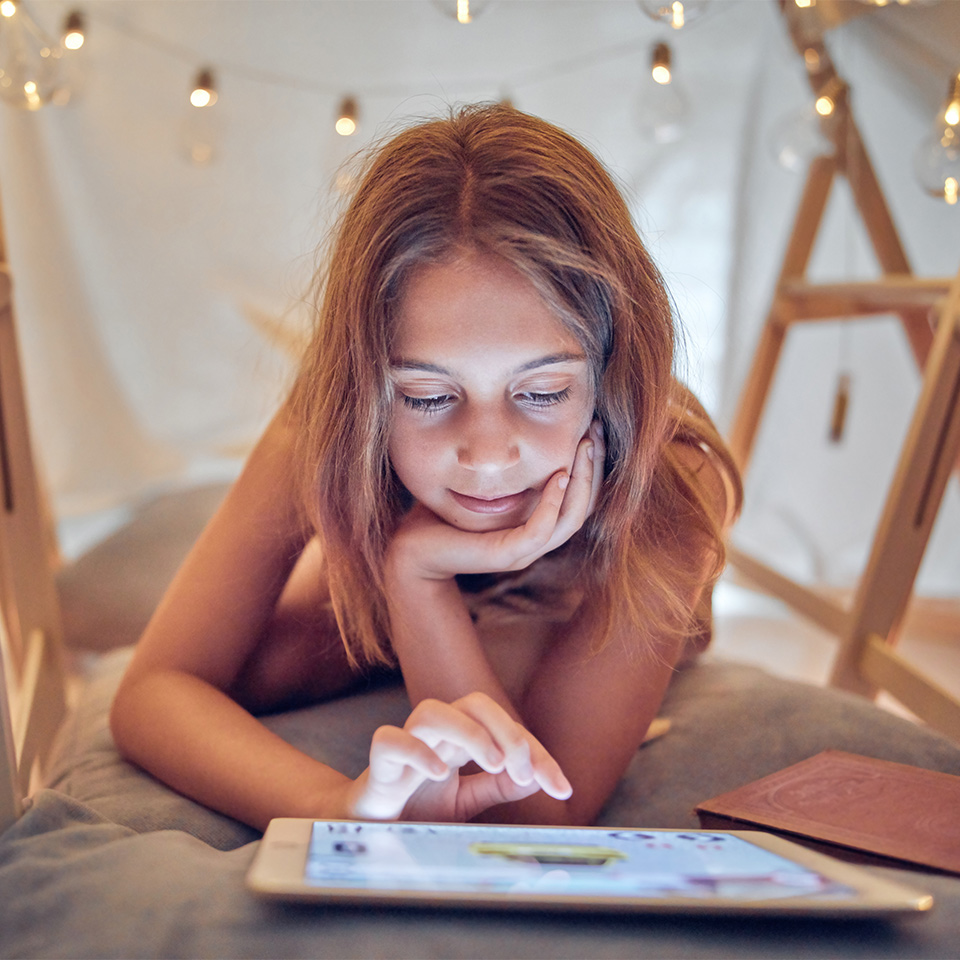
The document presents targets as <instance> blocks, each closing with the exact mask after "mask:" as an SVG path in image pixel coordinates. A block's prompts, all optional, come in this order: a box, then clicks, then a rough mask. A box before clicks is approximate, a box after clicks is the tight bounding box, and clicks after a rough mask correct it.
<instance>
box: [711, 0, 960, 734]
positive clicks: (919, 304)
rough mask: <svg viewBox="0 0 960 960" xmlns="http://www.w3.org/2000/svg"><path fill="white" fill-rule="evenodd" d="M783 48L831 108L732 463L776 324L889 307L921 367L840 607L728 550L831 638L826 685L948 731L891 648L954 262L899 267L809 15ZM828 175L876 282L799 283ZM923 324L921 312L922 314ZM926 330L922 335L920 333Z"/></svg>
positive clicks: (945, 405) (922, 498)
mask: <svg viewBox="0 0 960 960" xmlns="http://www.w3.org/2000/svg"><path fill="white" fill-rule="evenodd" d="M781 10H782V13H783V15H784V18H785V20H786V23H787V26H788V29H789V31H790V35H791V38H792V40H793V43H794V46H795V47H796V49H797V52H798V53H799V54H800V55H801V56H802V57H804V61H805V62H806V63H807V64H808V66H809V65H811V64H812V65H814V67H815V68H814V69H810V70H808V74H809V77H810V83H811V86H812V88H813V90H814V91H815V93H816V94H818V95H819V94H820V93H821V92H823V91H828V92H829V95H830V98H831V99H832V100H833V103H834V112H833V114H832V115H831V116H829V117H828V118H826V119H825V120H824V123H823V129H824V133H825V134H826V136H827V137H828V138H829V140H830V142H831V144H832V146H833V155H832V156H823V157H818V158H816V159H815V160H814V161H813V162H812V163H811V165H810V169H809V171H808V174H807V181H806V185H805V187H804V191H803V195H802V198H801V201H800V206H799V209H798V212H797V216H796V220H795V221H794V227H793V232H792V234H791V236H790V240H789V242H788V244H787V250H786V253H785V256H784V261H783V265H782V268H781V271H780V276H779V278H778V281H777V285H776V290H775V293H774V297H773V302H772V304H771V307H770V312H769V314H768V316H767V320H766V322H765V324H764V327H763V331H762V333H761V336H760V340H759V343H758V346H757V349H756V352H755V354H754V358H753V362H752V366H751V369H750V372H749V374H748V376H747V380H746V382H745V385H744V388H743V390H742V392H741V395H740V401H739V404H738V408H737V411H736V414H735V417H734V422H733V426H732V428H731V433H730V446H731V449H732V451H733V454H734V457H735V458H736V459H737V462H738V463H739V465H740V468H741V470H743V471H744V472H746V469H747V466H748V464H749V461H750V455H751V453H752V450H753V444H754V440H755V438H756V434H757V430H758V427H759V423H760V418H761V416H762V414H763V409H764V406H765V403H766V400H767V396H768V394H769V391H770V387H771V385H772V383H773V377H774V374H775V371H776V365H777V362H778V360H779V357H780V353H781V351H782V350H783V348H784V345H785V342H786V337H787V333H788V331H789V330H790V328H791V327H792V326H793V325H794V324H797V323H804V322H811V321H818V320H824V319H833V320H836V319H853V318H856V317H864V316H876V315H878V314H888V313H894V314H896V315H897V316H899V318H900V321H901V323H902V324H903V327H904V331H905V333H906V335H907V338H908V341H909V343H910V347H911V349H912V352H913V354H914V357H915V358H916V360H917V362H918V364H919V365H920V366H921V367H922V368H923V370H924V376H923V386H922V390H921V395H920V399H919V401H918V403H917V406H916V409H915V412H914V415H913V420H912V422H911V425H910V428H909V431H908V434H907V438H906V441H905V442H904V445H903V448H902V450H901V454H900V458H899V462H898V466H897V469H896V472H895V476H894V479H893V482H892V485H891V487H890V490H889V493H888V496H887V500H886V505H885V507H884V510H883V514H882V516H881V518H880V522H879V525H878V527H877V530H876V533H875V536H874V541H873V545H872V549H871V552H870V557H869V560H868V562H867V566H866V569H865V571H864V574H863V576H862V578H861V581H860V584H859V586H858V588H857V591H856V593H855V595H854V598H853V602H852V605H851V606H850V607H849V608H847V607H844V606H842V605H840V604H837V603H835V602H834V601H832V600H830V599H828V598H826V597H825V596H822V595H821V594H819V593H817V592H816V591H813V590H811V589H809V588H807V587H805V586H803V585H801V584H799V583H796V582H794V581H793V580H791V579H790V578H789V577H786V576H784V575H783V574H781V573H779V572H778V571H776V570H774V569H773V568H771V567H769V566H767V565H765V564H763V563H760V562H759V561H758V560H756V559H754V558H752V557H750V556H748V555H746V554H744V553H743V552H741V551H739V550H737V549H736V548H731V550H730V559H731V561H732V562H733V564H734V565H735V566H736V567H737V568H738V569H739V570H740V571H741V572H742V573H743V574H744V575H745V576H746V577H747V578H748V579H750V580H752V581H753V582H754V583H756V584H757V585H758V586H760V587H761V588H762V589H764V590H766V591H767V592H769V593H772V594H774V595H775V596H777V597H779V598H780V599H782V600H784V601H785V602H786V603H788V604H789V605H790V606H792V607H793V608H794V609H795V610H796V611H797V612H799V613H801V614H802V615H804V616H806V617H808V618H809V619H812V620H813V621H814V622H816V623H817V624H819V625H820V626H821V627H823V628H824V629H825V630H827V631H829V632H830V633H833V634H834V635H835V636H837V637H838V639H839V641H840V648H839V651H838V654H837V658H836V661H835V663H834V666H833V671H832V675H831V681H830V682H831V683H832V684H833V685H835V686H839V687H843V688H845V689H848V690H854V691H856V692H858V693H862V694H864V695H866V696H874V695H875V694H876V692H877V691H878V689H885V690H887V691H888V692H890V693H891V694H893V696H895V697H896V698H897V699H898V700H900V701H901V702H902V703H903V704H904V705H905V706H907V707H909V708H910V709H911V710H912V711H913V712H914V713H915V714H917V715H918V716H919V717H921V718H922V719H924V720H925V721H926V722H927V723H929V724H930V725H931V726H933V727H936V728H937V729H939V730H941V731H943V732H945V733H947V734H949V735H951V736H953V737H956V738H957V739H960V700H958V699H957V698H956V697H954V696H953V695H952V694H951V693H949V692H948V691H946V690H944V689H943V688H942V687H940V686H939V685H938V684H936V683H934V682H933V681H931V680H929V679H928V678H926V677H924V676H923V675H922V674H921V673H920V672H919V671H917V670H916V669H914V668H913V667H911V666H910V665H909V664H908V663H907V662H906V661H905V660H904V659H903V658H902V657H900V656H898V655H897V654H896V652H895V651H894V650H893V649H892V646H891V644H892V643H893V641H894V640H895V639H896V635H897V632H898V630H899V627H900V625H901V622H902V620H903V617H904V614H905V611H906V608H907V605H908V603H909V601H910V596H911V593H912V591H913V585H914V582H915V579H916V575H917V571H918V570H919V567H920V561H921V560H922V558H923V553H924V550H925V549H926V545H927V541H928V539H929V537H930V533H931V530H932V528H933V523H934V520H935V519H936V515H937V511H938V509H939V506H940V502H941V500H942V497H943V492H944V489H945V487H946V483H947V479H948V477H949V475H950V473H951V470H952V469H953V467H954V465H955V464H956V463H957V462H958V458H960V273H958V275H957V277H956V278H954V279H953V280H952V282H951V280H950V278H933V279H923V278H918V277H915V276H914V275H913V273H912V272H911V270H910V266H909V263H908V261H907V257H906V254H905V252H904V250H903V246H902V244H901V242H900V238H899V236H898V234H897V230H896V227H895V225H894V223H893V219H892V217H891V216H890V211H889V209H888V207H887V203H886V200H885V198H884V196H883V192H882V190H881V188H880V184H879V181H878V180H877V177H876V174H875V173H874V170H873V166H872V164H871V163H870V158H869V156H868V155H867V152H866V148H865V147H864V144H863V140H862V139H861V137H860V133H859V131H858V129H857V126H856V123H855V121H854V118H853V115H852V113H851V111H850V106H849V98H848V88H847V85H846V83H845V82H844V81H843V80H842V78H840V76H839V75H838V74H837V72H836V69H835V68H834V66H833V64H832V62H831V61H830V57H829V54H828V52H827V50H826V48H825V46H824V44H823V39H822V30H823V26H822V25H821V27H820V29H819V30H818V28H817V21H816V20H811V19H810V18H809V17H808V16H805V15H804V14H805V11H799V10H798V9H797V8H796V7H795V5H794V4H782V5H781ZM837 175H842V176H844V177H845V178H846V179H847V181H848V183H849V184H850V188H851V192H852V195H853V198H854V202H855V204H856V208H857V210H858V211H859V214H860V216H861V217H862V219H863V222H864V225H865V226H866V229H867V234H868V236H869V238H870V243H871V245H872V247H873V250H874V252H875V254H876V256H877V260H878V262H879V263H880V266H881V269H882V270H883V273H884V276H883V278H882V279H881V280H879V281H876V282H866V283H859V282H850V283H834V284H813V283H810V282H808V281H807V280H806V277H805V274H806V270H807V266H808V263H809V260H810V255H811V253H812V251H813V246H814V243H815V241H816V237H817V233H818V231H819V228H820V224H821V221H822V218H823V213H824V210H825V209H826V204H827V200H828V198H829V194H830V189H831V187H832V185H833V181H834V179H835V178H836V176H837ZM931 321H933V323H931ZM934 331H935V332H934Z"/></svg>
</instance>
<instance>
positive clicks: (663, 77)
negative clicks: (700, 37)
mask: <svg viewBox="0 0 960 960" xmlns="http://www.w3.org/2000/svg"><path fill="white" fill-rule="evenodd" d="M650 77H651V81H652V82H647V83H644V85H643V89H642V91H641V93H640V101H639V104H638V107H637V113H636V118H637V125H638V126H639V128H640V131H641V133H643V134H644V136H647V137H649V138H650V139H651V140H653V141H654V142H655V143H673V142H674V141H676V140H679V139H680V138H681V137H682V136H683V130H684V123H685V121H686V118H687V114H688V112H689V104H688V102H687V98H686V96H685V95H684V93H683V91H682V90H680V89H679V88H678V85H677V84H676V83H675V82H674V80H673V72H672V70H671V54H670V47H669V46H667V44H665V43H658V44H657V45H656V46H655V47H654V48H653V53H652V56H651V60H650Z"/></svg>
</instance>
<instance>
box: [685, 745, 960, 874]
mask: <svg viewBox="0 0 960 960" xmlns="http://www.w3.org/2000/svg"><path fill="white" fill-rule="evenodd" d="M696 811H697V814H698V816H699V817H700V821H701V823H702V824H703V826H705V827H708V828H712V829H718V828H723V829H728V830H735V829H751V828H757V827H760V828H762V829H766V830H770V831H774V832H778V833H789V834H793V835H795V836H798V837H806V838H809V839H812V840H815V841H821V842H826V843H829V844H839V845H841V846H842V847H846V848H851V849H853V850H859V851H865V852H867V853H870V854H875V855H879V856H882V857H889V858H893V859H895V860H905V861H908V862H910V863H917V864H922V865H924V866H928V867H933V868H935V869H938V870H947V871H950V872H952V873H960V777H957V776H952V775H950V774H947V773H937V772H935V771H932V770H923V769H920V768H919V767H912V766H909V765H907V764H902V763H891V762H890V761H887V760H875V759H873V758H871V757H862V756H858V755H857V754H852V753H845V752H843V751H841V750H825V751H824V752H823V753H818V754H817V755H816V756H814V757H811V758H810V759H809V760H804V761H802V762H801V763H797V764H794V765H793V766H791V767H787V768H786V769H784V770H780V771H779V772H778V773H774V774H771V775H770V776H768V777H764V778H762V779H760V780H755V781H753V783H748V784H747V785H746V786H743V787H739V788H738V789H736V790H732V791H731V792H729V793H724V794H721V795H720V796H718V797H713V798H712V799H710V800H705V801H703V802H702V803H700V804H698V805H697V807H696Z"/></svg>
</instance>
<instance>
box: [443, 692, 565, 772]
mask: <svg viewBox="0 0 960 960" xmlns="http://www.w3.org/2000/svg"><path fill="white" fill-rule="evenodd" d="M456 704H457V706H458V707H460V709H462V710H463V711H464V712H465V713H467V714H469V715H470V716H472V717H473V718H474V719H475V720H476V721H477V723H479V724H481V725H482V726H483V727H485V728H486V730H488V731H489V733H490V735H491V737H492V738H493V740H494V741H495V743H496V745H497V746H498V747H499V748H500V750H501V751H502V752H503V767H502V769H504V770H505V771H506V772H507V774H509V776H510V778H511V779H512V780H513V781H514V782H515V783H518V784H529V783H533V782H534V780H535V778H536V774H535V771H534V766H533V763H532V759H531V753H530V740H533V741H534V742H536V739H535V738H533V737H531V735H530V734H529V733H528V731H527V730H526V729H525V728H524V727H523V725H522V724H520V723H518V722H517V721H516V720H514V718H513V717H512V716H510V714H509V713H507V711H506V710H504V709H503V707H501V706H500V704H499V703H497V702H496V701H495V700H493V699H492V698H491V697H488V696H486V695H485V694H482V693H471V694H468V695H467V696H466V697H461V698H460V700H458V701H457V702H456ZM541 749H542V748H541ZM544 753H545V751H544ZM548 756H549V755H548Z"/></svg>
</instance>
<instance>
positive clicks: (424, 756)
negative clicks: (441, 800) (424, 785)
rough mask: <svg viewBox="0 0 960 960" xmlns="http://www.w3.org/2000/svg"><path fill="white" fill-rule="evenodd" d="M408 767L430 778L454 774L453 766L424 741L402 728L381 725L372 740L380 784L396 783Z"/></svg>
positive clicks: (372, 770) (372, 759)
mask: <svg viewBox="0 0 960 960" xmlns="http://www.w3.org/2000/svg"><path fill="white" fill-rule="evenodd" d="M408 770H410V771H413V772H414V773H415V774H416V775H418V778H419V777H426V778H427V779H429V780H443V779H445V778H446V777H448V776H449V775H450V767H449V765H448V764H447V763H445V762H444V761H443V759H441V758H440V757H439V756H438V755H437V754H436V752H435V751H433V750H432V749H431V748H430V747H429V746H428V745H427V744H426V743H424V742H423V740H421V739H418V738H417V737H415V736H412V735H411V734H410V733H409V732H408V731H406V730H401V729H400V728H399V727H393V726H383V727H379V728H378V729H377V730H376V732H375V733H374V735H373V738H372V740H371V742H370V774H371V776H372V777H373V778H374V779H375V780H377V781H378V782H379V783H384V784H396V783H399V782H400V781H401V780H403V779H404V778H405V777H406V775H407V771H408ZM407 779H409V778H407Z"/></svg>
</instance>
